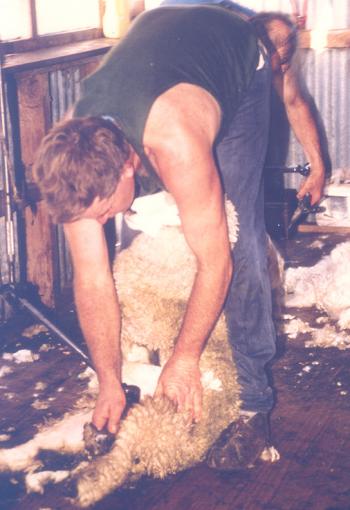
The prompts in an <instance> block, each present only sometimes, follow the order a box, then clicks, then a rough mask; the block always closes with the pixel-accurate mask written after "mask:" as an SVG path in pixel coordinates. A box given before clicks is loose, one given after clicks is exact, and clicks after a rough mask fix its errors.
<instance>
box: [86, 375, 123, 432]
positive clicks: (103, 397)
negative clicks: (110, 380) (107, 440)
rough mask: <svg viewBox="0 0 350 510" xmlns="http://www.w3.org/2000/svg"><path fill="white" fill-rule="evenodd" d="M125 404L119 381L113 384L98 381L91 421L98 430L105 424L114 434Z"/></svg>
mask: <svg viewBox="0 0 350 510" xmlns="http://www.w3.org/2000/svg"><path fill="white" fill-rule="evenodd" d="M125 404H126V398H125V393H124V390H123V388H122V386H121V384H120V383H119V382H116V383H114V384H106V383H100V390H99V395H98V399H97V403H96V406H95V410H94V413H93V416H92V423H93V424H94V425H95V427H96V428H97V429H98V430H102V429H103V428H104V427H105V426H107V428H108V431H109V432H111V433H112V434H116V432H117V430H118V427H119V421H120V418H121V415H122V413H123V411H124V408H125Z"/></svg>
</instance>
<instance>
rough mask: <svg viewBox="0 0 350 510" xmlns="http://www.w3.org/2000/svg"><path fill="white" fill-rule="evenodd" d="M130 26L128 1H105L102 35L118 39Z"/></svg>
mask: <svg viewBox="0 0 350 510" xmlns="http://www.w3.org/2000/svg"><path fill="white" fill-rule="evenodd" d="M129 25H130V11H129V1H128V0H105V12H104V15H103V20H102V28H103V35H104V36H105V37H111V38H112V39H120V38H121V37H123V35H125V34H126V32H127V31H128V28H129Z"/></svg>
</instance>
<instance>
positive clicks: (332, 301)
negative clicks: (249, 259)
mask: <svg viewBox="0 0 350 510" xmlns="http://www.w3.org/2000/svg"><path fill="white" fill-rule="evenodd" d="M349 260H350V242H349V241H347V242H344V243H341V244H338V245H337V246H336V247H335V248H334V249H333V250H332V251H331V253H330V254H329V255H327V256H325V257H323V258H322V259H321V260H320V261H319V262H318V263H317V264H316V265H314V266H312V267H298V268H289V269H287V270H286V272H285V282H284V287H285V305H286V306H289V307H308V306H316V307H318V308H319V309H321V310H324V311H325V312H326V313H327V314H328V315H329V316H330V317H331V318H332V319H334V320H337V321H338V325H339V327H340V328H341V329H348V328H350V271H349V268H348V264H349V263H348V261H349Z"/></svg>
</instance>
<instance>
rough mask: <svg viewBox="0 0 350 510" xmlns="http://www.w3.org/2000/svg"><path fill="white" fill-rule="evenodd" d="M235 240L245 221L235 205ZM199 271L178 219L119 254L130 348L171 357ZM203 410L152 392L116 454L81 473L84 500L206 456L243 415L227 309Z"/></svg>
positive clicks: (121, 435)
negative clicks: (192, 412)
mask: <svg viewBox="0 0 350 510" xmlns="http://www.w3.org/2000/svg"><path fill="white" fill-rule="evenodd" d="M229 217H230V221H229V223H230V225H231V228H230V231H231V239H232V241H234V240H235V237H236V233H237V220H236V215H235V211H234V209H233V207H232V205H231V206H230V207H229ZM195 270H196V265H195V260H194V256H193V254H192V252H191V251H190V249H189V248H188V246H187V244H186V241H185V238H184V236H183V234H182V232H181V228H180V227H178V226H165V227H160V228H159V229H158V232H157V234H156V235H155V236H151V235H147V234H146V233H141V234H140V235H139V236H138V237H136V239H134V241H133V242H132V244H131V245H130V247H129V248H127V249H126V250H123V251H122V252H121V253H119V254H118V256H117V258H116V261H115V264H114V276H115V279H116V286H117V289H118V295H119V300H120V303H121V309H122V317H123V323H122V349H123V357H124V358H125V359H128V356H129V354H130V352H131V351H132V350H133V345H134V344H135V343H137V344H138V345H139V346H140V347H142V346H143V347H145V348H146V349H147V352H148V353H149V354H150V358H152V355H153V357H154V354H156V355H157V356H158V358H159V360H160V364H163V363H164V362H165V361H166V360H167V358H168V357H169V354H170V352H171V351H172V349H173V346H174V342H175V340H176V337H177V333H178V330H179V327H180V325H181V321H182V317H183V314H184V311H185V307H186V303H187V300H188V297H189V294H190V291H191V287H192V282H193V279H194V275H195ZM200 369H201V373H202V384H203V413H202V418H201V420H200V422H199V423H191V422H190V420H189V417H188V415H187V414H186V413H181V412H176V410H175V408H174V405H173V404H172V402H171V401H169V400H168V399H167V398H165V397H161V398H151V397H146V398H145V399H143V400H142V401H141V402H140V404H136V405H134V406H133V407H132V408H131V410H130V411H129V413H128V414H127V416H126V418H125V419H124V420H123V421H122V423H121V426H120V429H119V431H118V434H117V437H116V440H115V443H114V445H113V447H112V449H111V451H110V452H109V453H107V454H106V455H104V456H101V457H98V458H95V459H94V460H92V461H91V462H90V463H89V464H88V465H86V464H85V463H84V464H82V466H80V467H78V468H77V470H76V473H75V477H76V482H77V492H78V496H77V501H78V503H79V504H80V505H81V506H89V505H90V504H92V503H94V502H95V501H97V500H99V499H101V498H102V497H103V496H105V495H106V494H108V493H109V492H111V491H112V490H114V489H116V488H117V487H120V486H121V485H123V484H124V483H125V482H127V481H130V480H133V481H134V480H135V479H137V478H139V477H140V476H143V475H148V476H153V477H156V478H163V477H165V476H167V475H169V474H171V473H175V472H177V471H179V470H182V469H185V468H188V467H190V466H192V465H194V464H195V463H197V462H199V461H201V460H203V458H204V457H205V455H206V453H207V451H208V449H209V447H210V446H211V444H212V443H213V442H214V441H215V440H216V439H217V438H218V436H219V435H220V433H221V431H222V430H223V429H225V428H226V427H227V425H228V424H229V423H231V422H232V421H234V420H235V419H236V418H237V417H238V413H239V387H238V384H237V380H236V371H235V366H234V363H233V360H232V351H231V347H230V344H229V342H228V336H227V330H226V324H225V319H224V316H223V315H221V316H220V318H219V320H218V322H217V324H216V326H215V328H214V330H213V332H212V334H211V336H210V338H209V340H208V342H207V344H206V347H205V349H204V351H203V353H202V356H201V360H200Z"/></svg>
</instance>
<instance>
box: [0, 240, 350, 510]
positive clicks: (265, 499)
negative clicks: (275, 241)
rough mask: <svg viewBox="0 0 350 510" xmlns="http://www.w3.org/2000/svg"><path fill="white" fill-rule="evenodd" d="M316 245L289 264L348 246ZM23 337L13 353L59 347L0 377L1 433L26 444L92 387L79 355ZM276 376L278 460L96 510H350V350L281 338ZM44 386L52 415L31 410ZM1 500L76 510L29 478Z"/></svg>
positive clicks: (23, 508)
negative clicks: (31, 487) (82, 376)
mask: <svg viewBox="0 0 350 510" xmlns="http://www.w3.org/2000/svg"><path fill="white" fill-rule="evenodd" d="M308 236H309V234H308ZM312 239H316V237H312V236H311V237H307V236H306V237H305V235H304V234H303V236H302V235H300V234H299V235H298V238H297V239H295V240H292V241H288V242H284V243H281V250H282V251H283V253H284V256H285V258H286V259H287V260H288V261H289V264H290V265H297V264H299V263H302V264H306V265H310V264H313V263H315V261H316V260H317V259H318V258H320V256H322V255H323V254H327V253H329V251H330V250H331V249H332V247H333V246H334V245H335V244H336V243H337V242H340V241H342V240H347V238H346V237H342V236H340V237H339V236H338V237H337V236H331V235H330V236H328V237H326V238H324V247H323V248H322V249H314V250H310V242H311V241H312ZM293 313H294V314H295V315H296V314H298V315H300V316H301V317H303V320H309V321H310V322H312V321H313V320H314V319H315V317H317V316H318V314H319V312H318V311H317V310H316V309H309V310H305V309H303V310H299V311H298V310H293ZM19 322H20V318H19ZM14 330H15V328H12V330H11V328H10V329H7V330H2V331H3V333H2V336H1V344H3V345H5V344H6V345H7V347H6V350H7V351H8V350H9V349H10V348H11V346H12V351H15V350H17V349H19V348H21V347H24V346H25V347H27V348H30V349H32V351H33V352H38V351H39V349H40V346H41V345H42V344H45V343H48V344H50V343H52V342H56V345H55V347H54V348H52V349H51V350H48V351H47V352H41V354H40V361H39V362H35V363H32V364H29V363H27V364H23V365H20V366H19V369H18V370H17V371H16V373H12V374H9V375H7V376H6V377H3V378H0V386H1V388H0V405H1V415H0V434H3V433H5V431H6V430H8V428H9V427H11V426H14V427H15V428H16V434H15V436H14V437H13V438H12V440H11V441H12V442H11V445H13V444H19V443H21V442H23V441H25V440H27V439H28V438H29V437H30V436H31V435H32V434H33V431H34V430H35V427H36V425H37V424H38V423H40V422H42V420H43V419H44V417H45V419H47V418H48V417H49V418H57V417H59V416H61V415H62V414H63V413H64V412H65V411H66V410H68V409H69V408H70V406H72V405H73V403H74V401H75V400H76V398H77V396H78V395H79V393H80V392H81V391H82V389H83V386H84V382H83V381H81V380H79V379H78V378H77V376H78V374H79V373H80V372H81V371H82V368H83V366H84V362H82V361H81V359H80V358H79V356H78V355H76V354H74V353H72V352H71V351H69V349H68V348H67V347H66V346H65V345H62V344H60V343H57V341H55V340H52V338H51V339H50V337H47V336H45V335H44V336H40V335H39V337H38V336H37V337H34V338H33V339H23V338H22V339H21V338H20V334H19V333H18V334H17V333H16V334H17V337H16V335H14ZM4 331H5V333H4ZM4 335H5V336H4ZM0 367H1V362H0ZM271 372H272V376H273V386H274V388H275V389H276V391H277V404H276V407H275V409H274V411H273V414H272V420H271V422H272V423H271V424H272V432H273V438H274V442H275V445H276V447H277V449H278V450H279V452H280V454H281V459H280V461H279V462H277V463H275V464H267V463H263V462H260V463H259V465H258V466H257V467H256V468H254V469H252V470H249V471H247V472H246V473H240V474H232V473H220V472H217V471H213V470H210V469H209V468H207V467H206V466H205V465H204V464H200V465H198V466H196V467H194V468H193V469H190V470H187V471H184V472H182V473H178V474H176V475H174V476H171V477H169V478H167V479H166V480H149V479H143V480H141V481H140V482H139V483H138V484H137V485H136V486H135V487H132V488H128V489H123V490H120V491H117V492H115V493H113V494H111V495H109V496H108V497H106V498H105V499H104V500H103V501H101V502H99V503H98V504H96V505H95V506H94V507H93V509H94V510H350V349H349V350H339V349H336V348H334V347H332V348H327V349H325V348H316V347H313V348H306V347H305V335H300V336H298V337H297V338H296V339H294V340H291V339H286V338H285V337H284V336H283V335H281V336H280V337H279V354H278V358H277V359H276V360H275V362H274V364H273V365H272V369H271ZM38 381H44V382H46V383H47V387H46V388H45V389H43V390H42V392H41V394H40V398H41V399H42V400H45V401H47V400H48V399H50V398H51V399H52V400H51V405H50V408H49V409H46V410H38V409H35V408H33V407H32V405H31V404H32V402H33V399H34V397H33V393H35V390H34V388H35V383H36V382H38ZM5 386H6V388H5ZM11 392H12V393H13V397H12V398H8V394H9V393H11ZM2 446H9V444H8V445H6V444H2ZM15 482H17V483H15ZM0 495H1V498H0V510H40V509H41V510H44V509H45V510H46V509H51V510H76V507H74V505H72V504H71V503H70V502H69V500H68V499H67V498H65V494H64V491H63V488H62V487H61V486H56V487H55V486H52V487H49V488H47V490H46V491H45V493H44V494H43V495H40V494H26V493H25V492H24V490H23V487H22V484H21V477H20V476H14V475H11V476H7V475H2V476H0Z"/></svg>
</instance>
